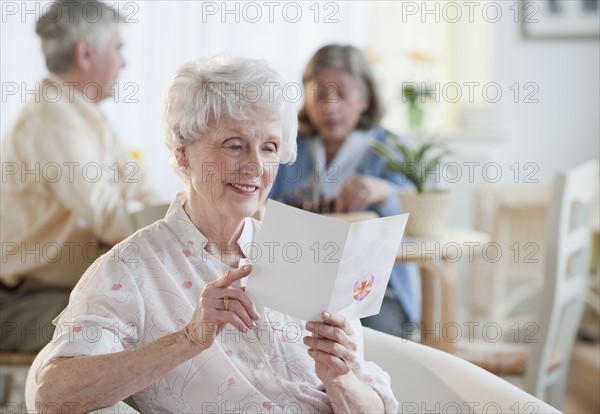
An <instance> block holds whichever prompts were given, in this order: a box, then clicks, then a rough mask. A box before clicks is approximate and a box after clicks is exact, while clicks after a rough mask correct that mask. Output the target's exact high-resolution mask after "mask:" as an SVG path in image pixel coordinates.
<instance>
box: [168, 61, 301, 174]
mask: <svg viewBox="0 0 600 414" xmlns="http://www.w3.org/2000/svg"><path fill="white" fill-rule="evenodd" d="M285 86H286V85H285V82H284V80H283V79H282V78H281V77H280V76H279V75H278V74H277V73H276V72H275V71H274V70H273V69H272V68H271V67H270V66H269V65H268V63H267V62H266V61H265V60H255V59H246V58H241V57H231V56H226V55H218V56H214V57H212V58H209V59H198V60H195V61H192V62H188V63H186V64H184V65H183V66H181V67H180V68H179V69H178V70H177V72H175V75H174V76H173V78H172V79H171V82H170V84H169V86H168V88H167V90H166V92H165V94H164V96H163V102H162V118H163V123H164V128H165V134H164V140H165V144H166V145H167V147H168V148H169V150H170V151H171V155H172V157H171V164H172V166H173V168H174V169H175V171H176V172H178V173H180V171H178V168H177V163H176V160H175V157H174V154H175V151H176V150H177V149H178V148H183V147H186V146H188V145H190V144H192V143H194V142H196V141H198V140H200V139H201V137H202V135H203V134H204V133H206V132H207V131H208V130H209V128H210V127H209V122H211V121H215V122H218V121H219V119H220V118H221V117H223V116H224V117H230V118H232V119H235V120H239V121H244V120H248V119H251V118H252V116H254V115H256V110H259V111H267V112H272V113H276V114H278V115H279V119H280V121H281V125H282V142H281V148H280V162H282V163H288V162H293V161H295V160H296V154H297V146H296V135H297V133H298V119H297V110H296V108H295V106H294V104H293V103H292V102H290V101H289V100H287V99H286V98H285V95H284V88H285ZM211 127H212V126H211ZM180 175H181V176H182V178H184V179H185V178H186V177H184V176H183V175H182V174H181V173H180Z"/></svg>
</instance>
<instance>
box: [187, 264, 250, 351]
mask: <svg viewBox="0 0 600 414" xmlns="http://www.w3.org/2000/svg"><path fill="white" fill-rule="evenodd" d="M251 271H252V266H250V265H244V266H242V267H240V268H238V269H234V270H231V271H227V272H225V273H223V274H222V275H221V276H220V277H219V278H218V279H217V280H215V281H213V282H210V283H208V284H206V286H204V289H203V290H202V293H200V298H199V299H198V306H197V307H196V310H195V311H194V314H193V315H192V319H191V320H190V322H189V323H188V324H187V325H186V327H185V328H183V331H182V333H183V335H184V337H185V338H186V339H187V340H188V341H189V342H191V343H192V344H194V345H197V346H200V347H201V349H202V350H204V349H207V348H209V347H210V346H211V345H212V343H213V342H214V340H215V337H216V336H217V335H218V334H219V333H220V332H221V330H222V329H223V328H224V327H225V325H227V324H228V323H230V324H232V325H233V326H235V327H236V328H237V329H238V330H239V331H240V332H247V331H248V330H249V329H252V328H254V326H255V323H254V321H257V320H258V319H260V315H259V314H258V312H257V311H256V308H255V307H254V305H253V304H252V302H251V301H250V299H249V298H248V296H247V295H246V293H245V292H244V288H234V287H231V285H233V283H234V282H236V281H238V280H240V279H242V278H243V277H246V276H248V275H249V274H250V272H251ZM226 298H228V299H229V300H228V301H227V299H226ZM226 308H227V309H226Z"/></svg>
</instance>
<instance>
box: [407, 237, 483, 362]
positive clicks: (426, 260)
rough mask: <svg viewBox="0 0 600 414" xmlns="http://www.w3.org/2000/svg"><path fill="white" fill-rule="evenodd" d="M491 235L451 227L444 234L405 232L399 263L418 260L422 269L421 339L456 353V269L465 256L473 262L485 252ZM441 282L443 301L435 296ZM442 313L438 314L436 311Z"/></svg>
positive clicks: (457, 331) (416, 261)
mask: <svg viewBox="0 0 600 414" xmlns="http://www.w3.org/2000/svg"><path fill="white" fill-rule="evenodd" d="M488 242H489V236H488V235H487V234H485V233H481V232H477V231H472V230H462V229H449V230H447V231H446V232H445V233H444V234H442V235H441V236H440V237H435V238H434V237H431V238H417V237H408V236H405V237H404V239H403V241H402V244H401V246H400V251H399V252H398V256H397V257H396V263H416V264H417V265H418V266H419V268H420V270H421V284H422V292H423V316H422V321H421V327H420V328H421V329H420V333H421V342H422V343H423V344H425V345H429V346H432V347H434V348H438V349H441V350H443V351H446V352H449V353H453V352H454V342H455V341H456V340H458V339H459V336H460V331H459V330H458V329H462V330H463V333H464V329H465V328H466V327H463V326H461V327H459V328H458V329H457V322H456V270H457V264H458V262H459V261H461V260H469V261H470V262H473V260H474V259H475V256H476V255H478V254H481V252H482V251H483V249H484V248H485V247H486V244H487V243H488ZM436 284H437V285H439V288H440V289H439V291H440V293H441V294H440V300H439V305H440V306H436V304H437V302H438V301H436V298H435V296H436V295H435V293H436ZM437 313H439V314H440V315H439V316H437V315H436V314H437Z"/></svg>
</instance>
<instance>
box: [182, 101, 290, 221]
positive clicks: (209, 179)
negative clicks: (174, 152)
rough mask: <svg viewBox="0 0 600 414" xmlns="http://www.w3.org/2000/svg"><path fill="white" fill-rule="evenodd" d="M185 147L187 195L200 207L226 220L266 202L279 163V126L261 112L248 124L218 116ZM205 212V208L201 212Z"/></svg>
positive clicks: (274, 120) (280, 133) (244, 215)
mask: <svg viewBox="0 0 600 414" xmlns="http://www.w3.org/2000/svg"><path fill="white" fill-rule="evenodd" d="M209 126H210V127H211V128H210V129H209V131H208V132H207V133H206V135H205V136H202V137H201V138H200V139H199V140H198V141H196V142H195V143H193V144H191V145H189V146H188V147H186V151H185V152H186V157H185V159H182V157H181V156H178V163H179V165H183V166H186V165H185V164H186V162H187V163H188V166H186V167H187V168H188V172H189V177H190V180H189V192H190V197H194V198H195V200H196V201H197V202H198V203H197V204H198V205H200V206H201V207H202V208H203V209H205V210H206V209H207V208H208V209H211V210H210V211H214V212H216V214H219V215H225V216H227V217H228V218H233V219H240V220H241V219H243V218H245V217H249V216H251V215H252V214H254V212H256V210H258V208H259V207H260V206H261V205H262V203H263V202H264V201H265V199H266V198H267V195H268V194H269V191H270V190H271V186H272V185H273V180H274V179H275V175H276V174H277V168H278V165H279V151H280V149H281V141H282V125H281V122H280V121H279V119H273V118H272V117H269V116H268V115H267V114H265V113H264V112H262V113H261V112H256V116H253V117H252V119H251V120H247V121H237V120H234V119H231V118H221V120H220V121H219V123H218V124H215V123H214V122H213V123H210V124H209ZM206 211H209V210H206Z"/></svg>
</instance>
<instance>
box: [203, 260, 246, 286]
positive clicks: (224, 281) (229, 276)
mask: <svg viewBox="0 0 600 414" xmlns="http://www.w3.org/2000/svg"><path fill="white" fill-rule="evenodd" d="M251 271H252V266H251V265H249V264H246V265H244V266H242V267H239V268H237V269H233V270H228V271H226V272H225V273H223V274H222V275H221V276H220V277H219V278H218V279H217V280H215V281H214V282H211V283H210V284H211V285H212V286H214V287H218V288H228V287H229V286H231V285H232V284H233V283H234V282H236V281H238V280H240V279H242V278H244V277H246V276H248V275H249V274H250V272H251Z"/></svg>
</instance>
